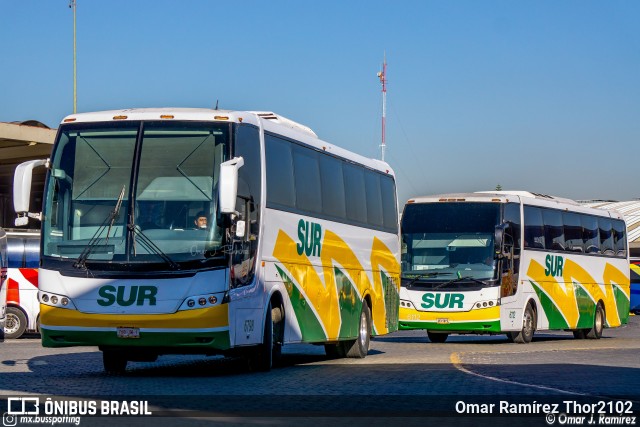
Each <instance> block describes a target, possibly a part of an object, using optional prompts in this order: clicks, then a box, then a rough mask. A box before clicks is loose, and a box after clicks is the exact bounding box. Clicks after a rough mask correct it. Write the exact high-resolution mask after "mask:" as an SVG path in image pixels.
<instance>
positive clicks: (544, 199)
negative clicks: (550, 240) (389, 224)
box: [407, 191, 623, 219]
mask: <svg viewBox="0 0 640 427" xmlns="http://www.w3.org/2000/svg"><path fill="white" fill-rule="evenodd" d="M436 202H498V203H509V202H511V203H522V204H524V205H529V206H541V207H547V208H555V209H561V210H565V211H571V212H581V213H589V214H592V215H597V216H610V217H612V218H618V219H623V216H622V215H621V214H620V213H619V212H618V211H616V210H612V209H596V208H590V207H586V206H584V205H581V204H579V203H577V202H576V201H574V200H571V199H567V198H564V197H556V196H549V195H547V194H541V193H532V192H529V191H478V192H475V193H447V194H435V195H432V196H423V197H414V198H412V199H409V201H407V204H412V203H436Z"/></svg>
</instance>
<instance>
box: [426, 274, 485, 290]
mask: <svg viewBox="0 0 640 427" xmlns="http://www.w3.org/2000/svg"><path fill="white" fill-rule="evenodd" d="M463 280H470V281H472V282H476V283H478V284H480V285H482V286H490V284H489V283H487V282H484V281H482V280H480V279H476V278H475V277H471V276H463V277H458V278H457V279H453V280H449V281H448V282H444V283H440V284H439V285H438V286H435V287H434V288H433V289H440V288H442V287H444V286H447V285H450V284H452V283H457V282H461V281H463Z"/></svg>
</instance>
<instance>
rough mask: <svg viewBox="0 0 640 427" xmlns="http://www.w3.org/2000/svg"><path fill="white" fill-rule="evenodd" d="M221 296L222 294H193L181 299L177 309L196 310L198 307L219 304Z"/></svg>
mask: <svg viewBox="0 0 640 427" xmlns="http://www.w3.org/2000/svg"><path fill="white" fill-rule="evenodd" d="M223 296H224V294H208V295H193V296H190V297H187V298H185V299H184V301H182V304H181V305H180V308H179V309H178V311H182V310H197V309H200V308H209V307H213V306H216V305H220V301H222V297H223Z"/></svg>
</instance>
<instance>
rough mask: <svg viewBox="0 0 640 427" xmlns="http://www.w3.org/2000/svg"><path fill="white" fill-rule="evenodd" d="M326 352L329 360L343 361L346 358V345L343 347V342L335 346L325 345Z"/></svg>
mask: <svg viewBox="0 0 640 427" xmlns="http://www.w3.org/2000/svg"><path fill="white" fill-rule="evenodd" d="M324 352H325V354H326V355H327V357H328V358H329V359H342V358H343V357H345V356H346V354H345V352H344V345H342V342H338V343H335V344H325V345H324Z"/></svg>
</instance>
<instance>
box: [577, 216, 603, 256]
mask: <svg viewBox="0 0 640 427" xmlns="http://www.w3.org/2000/svg"><path fill="white" fill-rule="evenodd" d="M580 222H581V223H582V242H583V244H584V251H585V252H586V253H588V254H597V253H599V252H600V240H599V237H598V218H597V217H595V216H591V215H581V216H580Z"/></svg>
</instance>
